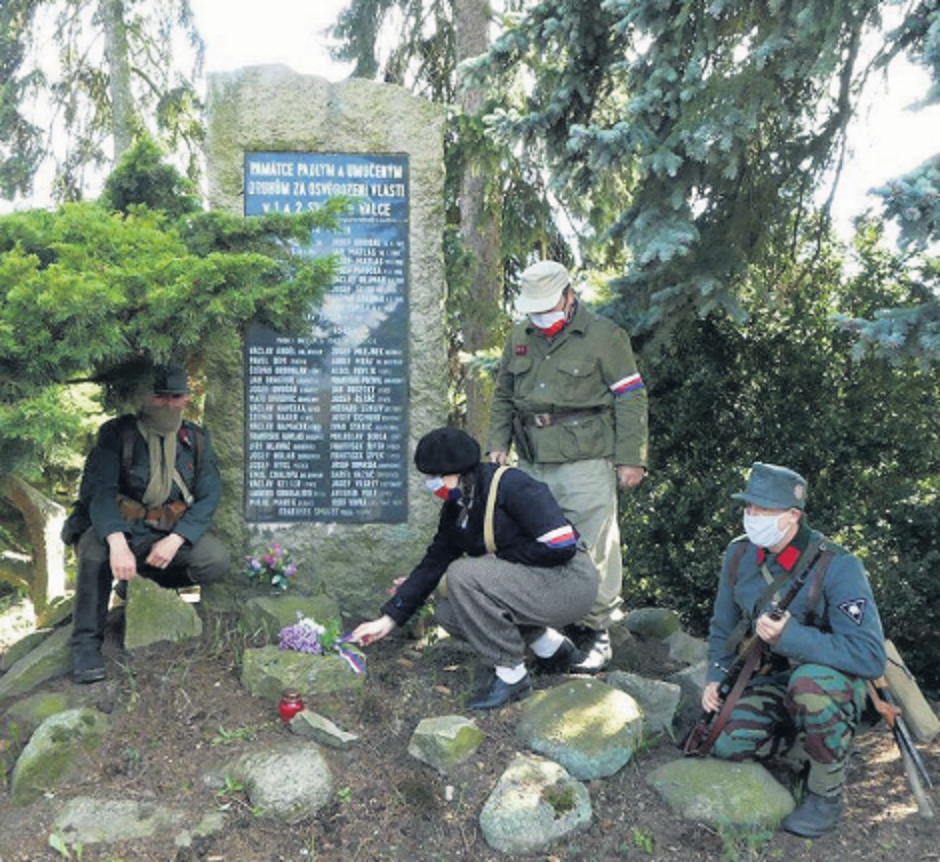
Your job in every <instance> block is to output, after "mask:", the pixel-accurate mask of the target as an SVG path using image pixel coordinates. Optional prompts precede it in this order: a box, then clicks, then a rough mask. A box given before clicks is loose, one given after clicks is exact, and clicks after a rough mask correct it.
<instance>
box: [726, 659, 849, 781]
mask: <svg viewBox="0 0 940 862" xmlns="http://www.w3.org/2000/svg"><path fill="white" fill-rule="evenodd" d="M865 696H866V692H865V682H864V680H861V679H858V678H857V677H854V676H851V675H849V674H844V673H842V672H840V671H838V670H835V669H834V668H831V667H826V666H825V665H819V664H804V665H800V667H798V668H796V670H794V671H792V672H785V673H780V674H774V675H773V676H765V677H755V679H754V680H753V682H752V683H751V684H750V685H749V686H748V687H747V688H746V689H745V690H744V693H743V694H742V696H741V697H740V699H739V700H738V702H737V704H736V705H735V707H734V709H733V710H732V712H731V716H730V718H729V719H728V722H727V724H726V725H725V726H724V728H722V731H721V733H720V734H719V735H718V739H717V740H716V741H715V745H714V747H713V749H712V753H713V754H714V755H715V756H716V757H721V758H725V759H727V760H750V759H756V760H769V759H770V758H772V757H775V756H777V755H778V754H780V755H782V754H787V753H791V749H793V747H794V746H795V745H797V746H800V747H801V751H798V752H795V753H793V756H795V758H796V759H798V760H804V761H805V762H806V763H807V764H808V766H809V773H808V777H807V787H808V789H809V790H811V791H812V792H813V793H817V794H819V795H820V796H834V795H837V794H838V793H839V792H841V789H842V780H843V773H844V767H845V762H846V759H847V758H848V754H849V750H850V749H851V746H852V740H853V739H854V737H855V729H856V727H857V726H858V722H859V719H860V718H861V715H862V710H863V708H864V705H865Z"/></svg>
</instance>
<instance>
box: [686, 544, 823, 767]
mask: <svg viewBox="0 0 940 862" xmlns="http://www.w3.org/2000/svg"><path fill="white" fill-rule="evenodd" d="M824 550H825V544H824V543H823V544H820V546H819V547H818V548H817V550H816V553H815V554H814V555H813V558H812V559H811V560H810V562H809V564H808V565H806V566H801V567H800V570H799V571H798V572H797V575H796V577H795V578H794V579H793V581H792V583H791V584H790V587H789V589H788V590H787V591H786V593H784V595H783V598H781V599H780V601H779V602H776V603H775V604H774V605H773V606H772V607H771V609H770V610H769V611H768V613H769V614H770V616H771V617H772V618H773V619H776V620H779V619H782V618H783V615H784V613H786V610H787V608H788V607H789V606H790V604H791V603H792V602H793V600H794V599H795V598H796V596H797V594H798V593H799V591H800V590H801V589H802V588H803V584H805V583H806V579H807V578H808V577H809V573H810V572H811V571H812V570H813V566H815V565H816V561H817V560H818V559H819V557H820V555H821V554H822V552H823V551H824ZM766 653H767V644H766V643H764V641H762V640H761V639H760V638H759V637H758V636H757V635H756V634H751V636H750V637H749V638H748V639H747V640H745V642H744V643H743V644H742V646H741V649H740V650H739V651H738V655H737V658H736V659H735V660H734V663H733V664H732V665H731V667H730V668H729V669H728V671H727V672H726V673H725V676H724V679H722V681H721V682H720V683H719V685H718V697H719V698H720V699H721V701H722V705H721V709H719V710H718V711H717V712H705V711H704V710H703V711H702V714H701V715H700V716H699V719H698V721H696V722H695V724H694V725H692V729H691V730H690V731H689V732H688V733H687V734H686V736H685V739H683V741H682V746H681V747H682V752H683V754H685V755H686V756H687V757H704V756H705V755H706V754H708V752H709V751H711V748H712V746H713V745H714V744H715V740H716V739H718V734H719V733H721V731H722V730H723V728H724V726H725V725H726V724H727V723H728V719H729V718H730V717H731V712H732V710H734V707H735V704H736V703H737V702H738V698H739V697H740V696H741V692H743V691H744V689H745V688H746V687H747V684H748V683H749V682H750V680H751V677H752V676H753V675H754V671H756V670H757V669H758V668H760V667H761V666H762V665H763V664H764V658H765V655H766Z"/></svg>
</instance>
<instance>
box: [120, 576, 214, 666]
mask: <svg viewBox="0 0 940 862" xmlns="http://www.w3.org/2000/svg"><path fill="white" fill-rule="evenodd" d="M124 613H125V617H124V619H125V628H124V646H125V647H126V648H127V649H129V650H133V649H140V648H141V647H148V646H151V645H152V644H155V643H161V642H164V641H169V642H170V643H178V642H179V641H184V640H189V639H190V638H197V637H199V636H200V635H201V634H202V620H201V619H200V618H199V614H197V613H196V609H195V608H194V607H193V606H192V605H191V604H189V603H188V602H185V601H183V600H182V599H181V598H180V597H179V595H178V594H177V593H176V591H175V590H166V589H164V588H163V587H161V586H160V585H159V584H157V583H155V582H154V581H151V580H148V579H147V578H134V580H133V581H131V582H130V583H128V585H127V607H126V609H125V612H124Z"/></svg>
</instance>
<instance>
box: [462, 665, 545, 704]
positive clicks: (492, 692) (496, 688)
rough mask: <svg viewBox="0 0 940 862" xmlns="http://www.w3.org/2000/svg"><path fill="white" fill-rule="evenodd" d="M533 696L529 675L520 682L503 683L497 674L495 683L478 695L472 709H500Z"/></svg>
mask: <svg viewBox="0 0 940 862" xmlns="http://www.w3.org/2000/svg"><path fill="white" fill-rule="evenodd" d="M530 694H532V684H531V683H530V682H529V675H528V674H526V675H525V676H524V677H522V679H520V680H519V682H516V683H512V684H511V685H510V683H508V682H503V681H502V680H501V679H500V678H499V677H498V676H496V674H495V673H494V674H493V681H492V682H491V683H490V684H489V685H488V686H487V687H486V688H485V689H483V690H481V691H480V692H478V693H477V696H476V700H474V701H473V702H472V703H471V704H470V709H499V708H500V707H501V706H505V705H506V704H507V703H512V702H513V701H516V700H523V699H524V698H527V697H528V696H529V695H530Z"/></svg>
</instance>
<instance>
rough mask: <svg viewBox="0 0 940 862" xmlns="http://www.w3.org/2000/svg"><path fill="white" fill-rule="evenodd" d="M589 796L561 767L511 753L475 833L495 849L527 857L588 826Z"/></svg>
mask: <svg viewBox="0 0 940 862" xmlns="http://www.w3.org/2000/svg"><path fill="white" fill-rule="evenodd" d="M591 817H592V810H591V797H590V795H589V794H588V792H587V789H586V788H585V787H584V785H583V784H581V783H580V782H578V781H575V780H574V779H573V778H572V777H571V776H570V775H569V774H568V773H567V772H566V771H565V770H564V769H563V768H562V767H561V766H559V765H558V764H557V763H553V762H552V761H550V760H544V759H543V758H541V757H535V756H533V755H531V754H516V756H515V757H514V758H513V760H512V763H510V764H509V768H508V769H507V770H506V771H505V772H504V773H503V774H502V776H501V777H500V779H499V781H498V782H497V783H496V787H495V788H494V789H493V792H492V793H491V794H490V796H489V798H488V799H487V800H486V803H485V804H484V806H483V810H482V811H481V812H480V831H481V832H482V833H483V838H484V840H485V841H486V843H487V844H489V846H490V847H492V848H493V849H494V850H497V851H499V852H500V853H506V854H515V855H520V856H527V855H531V854H534V853H538V852H539V851H540V850H542V849H544V848H545V847H548V846H549V845H550V844H553V843H554V842H556V841H560V840H561V839H563V838H567V837H568V836H570V835H573V834H575V833H577V832H583V831H584V830H585V829H587V828H588V827H589V826H590V825H591Z"/></svg>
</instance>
